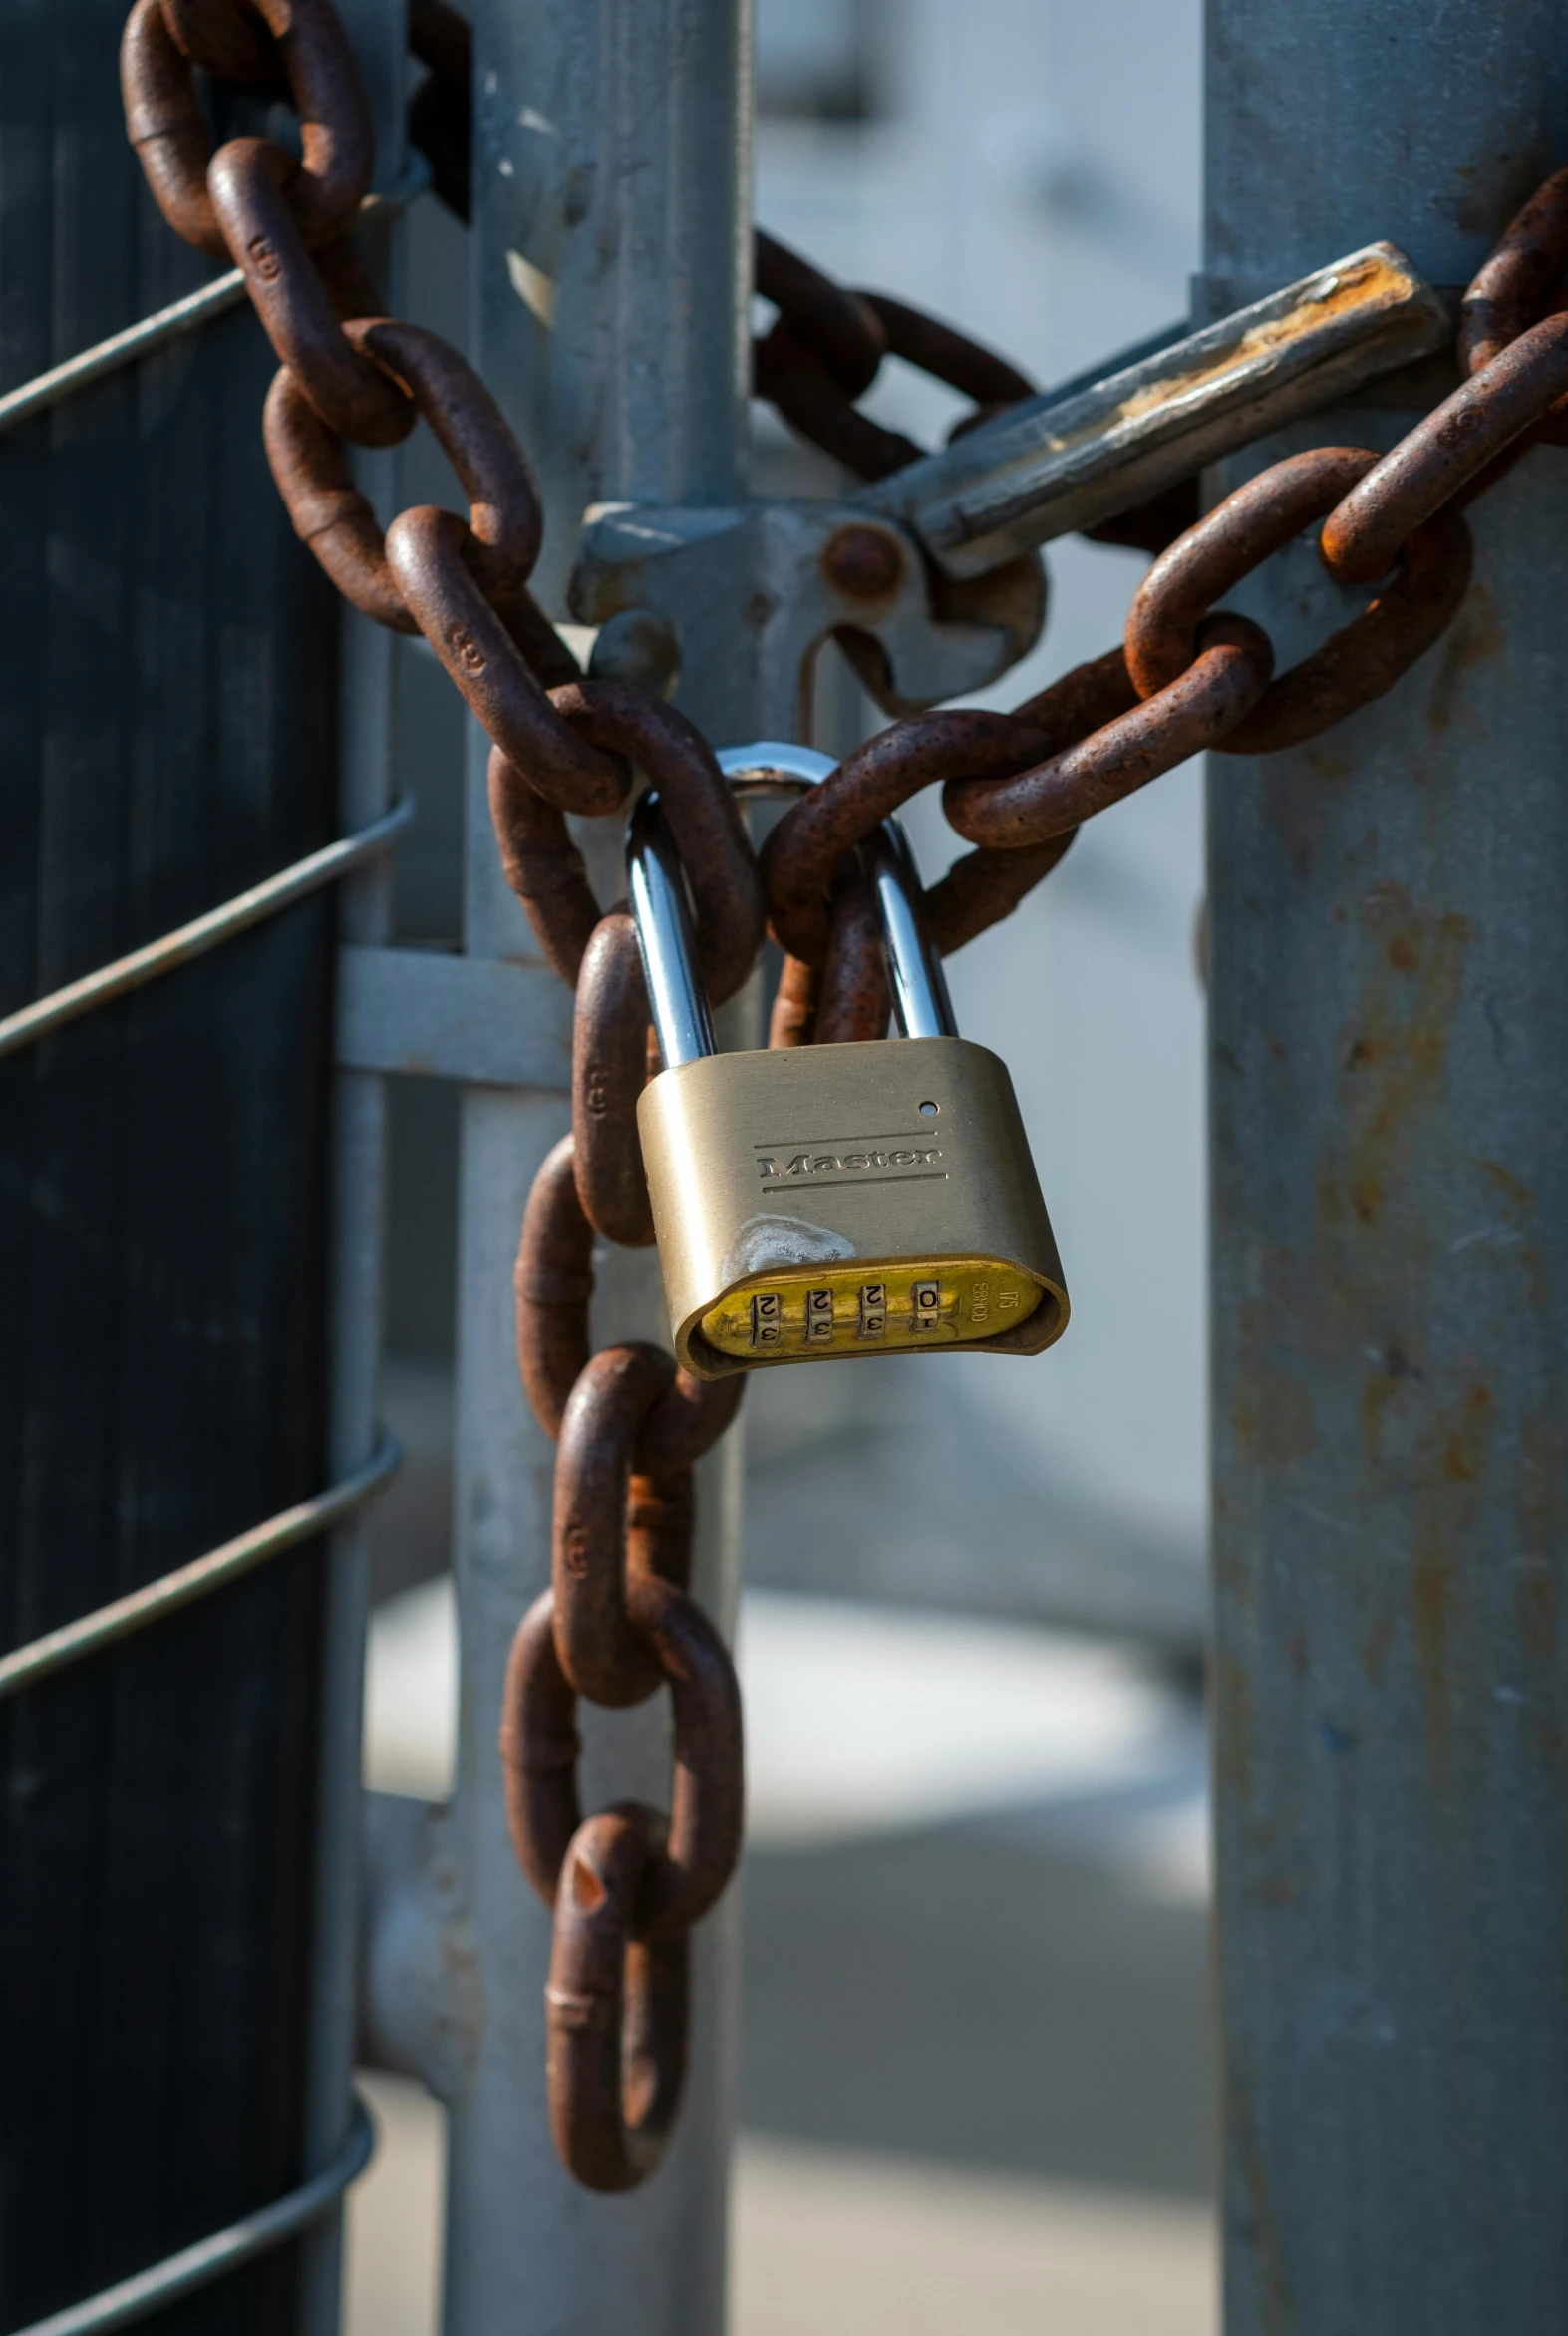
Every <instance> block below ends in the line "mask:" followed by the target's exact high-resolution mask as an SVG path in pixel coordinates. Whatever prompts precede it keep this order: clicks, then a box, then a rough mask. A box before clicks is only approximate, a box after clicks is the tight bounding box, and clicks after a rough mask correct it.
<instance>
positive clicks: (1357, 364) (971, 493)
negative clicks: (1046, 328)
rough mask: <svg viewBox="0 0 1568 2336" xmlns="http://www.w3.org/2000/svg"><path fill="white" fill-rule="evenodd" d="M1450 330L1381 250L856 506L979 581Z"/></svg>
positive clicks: (1396, 255) (1032, 414)
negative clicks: (900, 526) (893, 522)
mask: <svg viewBox="0 0 1568 2336" xmlns="http://www.w3.org/2000/svg"><path fill="white" fill-rule="evenodd" d="M1451 331H1452V323H1451V320H1450V318H1449V315H1448V312H1447V309H1446V307H1445V305H1444V303H1443V301H1442V299H1441V297H1440V295H1439V294H1438V293H1437V292H1436V291H1435V290H1434V289H1433V287H1432V286H1431V285H1430V284H1428V283H1427V282H1426V281H1425V280H1424V278H1423V277H1421V276H1420V275H1418V274H1417V273H1416V271H1415V269H1414V268H1413V267H1412V266H1411V262H1410V261H1409V260H1408V259H1407V258H1406V256H1405V254H1404V252H1403V251H1401V250H1400V249H1399V248H1398V246H1397V245H1395V244H1393V243H1370V244H1368V245H1367V246H1366V247H1365V249H1363V250H1361V251H1353V252H1351V253H1349V254H1348V255H1347V256H1346V257H1345V258H1344V259H1337V260H1335V261H1333V262H1332V263H1331V264H1330V265H1329V266H1328V267H1324V268H1319V269H1318V270H1317V271H1316V272H1315V273H1314V274H1313V275H1310V276H1305V277H1303V278H1302V279H1301V281H1300V282H1299V283H1294V284H1288V285H1287V286H1286V287H1285V288H1284V290H1283V291H1279V292H1274V293H1271V294H1270V295H1269V297H1268V298H1267V299H1264V300H1257V301H1254V302H1253V304H1252V305H1251V307H1249V308H1241V309H1238V310H1237V311H1236V312H1235V313H1234V314H1233V315H1231V316H1227V317H1222V318H1220V319H1219V321H1218V322H1217V323H1215V324H1211V325H1206V326H1204V327H1203V329H1202V330H1201V331H1199V332H1195V333H1189V334H1187V335H1186V337H1185V338H1184V339H1181V340H1176V341H1172V342H1170V343H1168V345H1166V346H1164V347H1163V348H1159V349H1156V351H1155V352H1154V353H1153V354H1152V355H1149V356H1145V357H1143V358H1141V359H1140V360H1139V361H1138V362H1137V363H1136V364H1133V365H1129V366H1126V367H1124V368H1123V369H1122V370H1121V371H1120V372H1117V373H1113V374H1111V375H1109V376H1108V377H1107V378H1105V379H1103V380H1101V381H1098V382H1095V383H1093V384H1092V385H1091V386H1090V387H1088V388H1086V389H1083V390H1081V391H1079V392H1078V393H1077V394H1076V395H1073V396H1068V397H1064V396H1063V394H1062V392H1061V391H1049V390H1048V391H1046V392H1044V393H1042V395H1041V396H1040V397H1037V398H1030V399H1028V400H1026V401H1025V402H1024V403H1023V404H1022V405H1019V406H1015V407H1013V408H1011V409H1010V410H1009V411H1008V412H1007V413H1006V414H1002V415H999V416H998V417H997V418H996V420H994V421H992V422H988V423H984V424H982V425H981V427H980V428H979V429H977V430H972V431H970V432H969V433H968V434H967V435H966V436H965V437H964V438H961V439H959V440H958V441H957V442H956V444H954V445H953V446H950V447H947V448H945V449H944V450H943V452H942V453H941V454H938V455H930V456H928V457H927V458H926V459H925V460H924V461H923V462H919V463H911V464H910V465H909V466H908V468H907V469H906V470H903V471H899V472H897V473H895V474H894V476H893V477H892V478H890V479H884V480H881V481H879V482H878V484H877V485H875V486H874V487H869V488H867V489H865V490H864V491H863V492H862V493H861V494H860V495H858V496H856V497H854V498H853V499H852V500H853V501H855V502H857V503H859V504H860V505H861V506H862V507H864V508H866V509H869V510H874V511H876V512H878V513H880V514H883V515H885V516H887V517H889V518H897V519H900V520H902V521H903V523H904V524H905V525H906V526H908V527H909V528H911V529H912V530H913V532H914V533H915V534H916V535H917V536H918V537H919V538H920V541H921V542H922V543H923V544H924V546H925V547H926V549H927V550H928V551H929V552H930V553H931V554H932V556H933V557H934V558H935V559H936V560H938V561H939V563H940V564H941V566H942V567H944V568H945V569H946V570H947V571H948V573H949V574H950V575H954V576H961V577H963V576H978V575H983V574H986V573H987V572H988V571H989V570H991V569H992V568H996V567H1000V566H1001V565H1002V564H1003V563H1004V562H1005V561H1007V560H1011V559H1015V558H1017V557H1018V555H1019V554H1020V553H1021V552H1025V551H1033V550H1036V549H1037V548H1038V547H1039V545H1041V544H1042V543H1048V542H1050V541H1051V540H1052V539H1053V538H1054V537H1055V536H1058V535H1067V534H1071V533H1074V532H1075V531H1076V530H1078V529H1080V528H1083V527H1092V526H1095V525H1097V524H1098V522H1099V521H1100V520H1102V519H1107V518H1111V517H1113V516H1114V515H1115V514H1116V513H1117V512H1118V511H1122V510H1126V509H1128V508H1130V506H1131V505H1132V504H1134V503H1138V502H1142V501H1145V500H1146V499H1147V498H1148V497H1149V496H1152V495H1157V494H1158V493H1159V492H1160V491H1161V490H1162V489H1163V488H1166V487H1173V486H1175V485H1176V484H1177V482H1178V481H1180V480H1183V479H1189V478H1191V477H1192V475H1193V474H1194V473H1195V472H1197V471H1199V470H1201V469H1202V468H1203V467H1204V465H1205V464H1207V463H1212V462H1216V461H1217V460H1218V459H1219V457H1220V456H1221V455H1226V454H1230V453H1232V452H1234V450H1235V449H1236V448H1238V447H1241V446H1246V445H1248V444H1249V443H1250V442H1251V441H1252V440H1254V439H1258V438H1262V437H1264V436H1266V435H1267V433H1268V432H1269V431H1271V430H1276V429H1278V428H1279V427H1280V425H1281V424H1282V423H1285V422H1288V421H1290V420H1292V419H1293V418H1295V417H1296V416H1297V415H1300V414H1306V413H1310V412H1311V411H1313V409H1314V408H1316V407H1320V406H1326V405H1330V404H1332V403H1333V402H1334V401H1335V400H1336V399H1338V398H1340V397H1343V396H1344V395H1345V393H1346V392H1347V391H1349V390H1351V389H1354V388H1355V387H1356V386H1357V385H1358V384H1359V383H1361V382H1364V381H1369V380H1371V379H1373V377H1374V376H1376V375H1378V374H1382V373H1392V372H1394V371H1396V370H1397V369H1398V368H1399V367H1401V366H1404V365H1409V364H1411V363H1412V362H1413V361H1414V360H1415V359H1416V358H1419V357H1426V356H1430V355H1431V354H1432V352H1433V351H1434V350H1436V349H1438V348H1440V347H1441V346H1442V344H1443V342H1444V341H1445V340H1446V339H1447V338H1448V337H1449V335H1450V333H1451Z"/></svg>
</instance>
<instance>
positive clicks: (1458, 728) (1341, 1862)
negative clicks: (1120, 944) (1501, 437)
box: [1206, 0, 1568, 2336]
mask: <svg viewBox="0 0 1568 2336" xmlns="http://www.w3.org/2000/svg"><path fill="white" fill-rule="evenodd" d="M1208 26H1209V63H1208V140H1209V151H1208V257H1207V265H1208V269H1209V277H1208V281H1207V286H1206V290H1207V298H1208V303H1209V307H1210V312H1211V313H1213V312H1216V311H1217V310H1219V309H1221V308H1224V307H1228V306H1230V305H1231V304H1232V303H1233V301H1235V300H1239V299H1244V298H1246V297H1248V296H1249V287H1253V286H1257V287H1258V288H1262V287H1263V286H1265V285H1267V284H1272V283H1277V282H1280V281H1283V280H1286V279H1288V278H1289V277H1291V276H1293V275H1299V274H1301V273H1302V272H1303V271H1304V269H1305V268H1306V267H1308V266H1311V265H1314V264H1316V263H1319V262H1321V261H1322V260H1323V258H1324V257H1325V255H1326V254H1329V253H1332V252H1336V251H1344V250H1348V249H1351V248H1353V247H1354V246H1355V245H1357V244H1359V243H1364V242H1366V241H1368V240H1369V239H1370V238H1372V237H1374V236H1388V237H1391V238H1393V239H1394V240H1395V241H1396V242H1398V243H1400V244H1401V245H1403V246H1404V248H1405V249H1406V250H1407V251H1408V252H1409V253H1410V255H1411V258H1412V259H1413V261H1414V262H1415V265H1416V266H1417V267H1418V268H1420V269H1421V270H1422V271H1423V272H1424V273H1425V274H1426V275H1427V276H1428V277H1429V278H1431V279H1432V280H1434V281H1436V282H1438V283H1441V284H1446V285H1450V286H1459V285H1462V284H1463V282H1464V281H1465V279H1466V278H1467V277H1468V276H1469V275H1470V274H1471V273H1472V271H1473V270H1474V268H1475V267H1476V265H1477V264H1478V263H1479V261H1480V260H1481V259H1482V258H1483V257H1484V255H1485V253H1486V251H1487V249H1488V247H1489V246H1490V244H1491V242H1492V240H1493V238H1494V237H1495V235H1496V234H1497V232H1498V231H1499V230H1500V229H1501V227H1502V226H1503V225H1504V223H1505V222H1506V220H1507V219H1508V217H1509V215H1510V214H1511V212H1512V211H1513V210H1514V208H1515V206H1516V205H1517V204H1518V203H1519V202H1520V201H1521V200H1522V199H1523V198H1524V196H1525V195H1526V194H1528V193H1529V192H1530V191H1531V190H1532V189H1533V188H1534V187H1535V186H1536V185H1537V184H1538V182H1539V181H1540V179H1541V178H1542V177H1543V176H1544V175H1545V174H1546V172H1547V171H1549V170H1550V169H1552V168H1553V167H1555V166H1557V165H1560V164H1562V163H1563V162H1564V161H1565V160H1568V19H1565V17H1564V14H1563V11H1562V9H1561V8H1560V7H1558V6H1556V5H1555V4H1554V0H1467V4H1463V5H1459V6H1451V7H1445V8H1441V9H1434V8H1432V7H1431V6H1430V4H1429V0H1378V4H1377V5H1376V6H1374V7H1369V6H1368V5H1367V0H1210V6H1209V15H1208ZM1442 386H1443V385H1441V384H1438V385H1437V387H1436V391H1435V394H1437V395H1440V394H1442ZM1410 420H1411V414H1410V405H1409V402H1407V403H1406V405H1405V406H1404V408H1403V410H1402V409H1401V407H1400V406H1399V405H1397V404H1395V403H1393V402H1392V400H1391V402H1389V403H1385V404H1383V405H1381V407H1379V406H1362V407H1360V408H1358V409H1356V410H1341V411H1340V412H1338V413H1335V414H1329V415H1320V416H1318V417H1317V418H1316V419H1315V420H1314V421H1313V423H1312V424H1311V426H1310V428H1307V429H1304V430H1302V431H1300V432H1298V433H1292V434H1290V435H1289V436H1287V437H1285V438H1283V439H1281V440H1276V441H1273V442H1271V443H1270V444H1269V445H1267V446H1265V447H1260V448H1257V449H1255V450H1253V451H1252V453H1251V454H1250V455H1249V456H1248V457H1247V458H1246V461H1245V463H1238V464H1236V465H1235V466H1232V467H1228V468H1227V471H1226V474H1225V483H1226V484H1227V485H1230V484H1234V483H1235V482H1236V481H1237V480H1239V479H1240V478H1241V477H1242V476H1244V475H1245V474H1246V473H1248V472H1250V471H1252V470H1255V469H1257V468H1260V467H1261V466H1262V465H1263V464H1264V463H1267V462H1269V461H1271V460H1273V459H1274V458H1275V457H1276V456H1278V455H1279V454H1280V453H1281V452H1285V451H1291V450H1292V449H1294V448H1295V447H1297V446H1301V445H1306V444H1319V445H1322V444H1327V443H1333V442H1336V441H1339V442H1343V443H1348V444H1353V445H1354V444H1388V443H1389V442H1390V440H1391V439H1392V438H1393V436H1394V435H1396V434H1397V433H1398V432H1400V431H1402V430H1404V429H1405V428H1407V427H1408V426H1409V423H1410ZM1472 523H1473V526H1474V532H1475V538H1476V583H1475V585H1474V587H1473V590H1472V594H1471V598H1470V600H1469V603H1468V605H1467V607H1466V608H1465V610H1464V611H1462V612H1461V615H1460V618H1459V620H1458V622H1457V623H1456V624H1455V625H1454V627H1453V628H1452V630H1451V631H1450V632H1449V633H1448V634H1447V635H1446V636H1445V638H1444V640H1443V641H1442V642H1441V644H1440V645H1439V646H1438V648H1436V649H1435V650H1434V651H1432V652H1431V653H1430V654H1429V655H1428V656H1427V657H1426V658H1425V659H1424V660H1423V661H1422V662H1421V663H1420V664H1419V665H1418V666H1417V667H1416V668H1415V669H1414V671H1413V672H1412V673H1411V675H1409V676H1408V677H1407V678H1406V679H1405V680H1404V681H1403V682H1402V683H1401V684H1400V685H1399V687H1398V688H1397V689H1396V690H1395V691H1393V692H1392V693H1391V695H1390V696H1389V697H1388V698H1387V699H1385V700H1384V701H1383V702H1382V704H1380V705H1378V706H1375V707H1373V708H1372V709H1370V710H1369V711H1367V712H1365V713H1363V714H1361V715H1359V716H1357V717H1356V718H1355V719H1354V720H1353V721H1351V722H1348V723H1346V724H1344V725H1343V726H1342V727H1341V728H1339V729H1337V730H1335V731H1333V732H1331V733H1330V734H1329V735H1328V736H1327V737H1325V738H1323V739H1321V740H1320V741H1318V742H1317V743H1316V744H1314V745H1312V746H1309V747H1306V748H1303V749H1301V750H1299V751H1297V752H1294V753H1288V754H1281V755H1277V756H1274V757H1271V758H1270V759H1269V760H1268V761H1267V762H1248V761H1244V760H1241V759H1239V758H1228V757H1220V756H1216V757H1213V758H1212V759H1211V764H1210V822H1211V830H1210V833H1211V863H1210V896H1211V909H1212V929H1213V1053H1212V1069H1211V1080H1212V1133H1213V1147H1214V1227H1213V1229H1214V1273H1215V1282H1214V1339H1215V1440H1216V1441H1215V1496H1216V1565H1217V1580H1216V1640H1217V1650H1216V1661H1215V1700H1216V1765H1217V1779H1218V1784H1217V1793H1218V1848H1219V1926H1220V1939H1219V1977H1220V1994H1221V2013H1222V2021H1223V2054H1224V2109H1225V2219H1226V2252H1227V2264H1226V2315H1227V2316H1226V2327H1227V2330H1228V2331H1229V2336H1264V2332H1265V2331H1267V2332H1269V2336H1284V2332H1287V2331H1299V2332H1301V2336H1353V2332H1356V2336H1359V2332H1360V2331H1364V2330H1366V2331H1371V2330H1376V2331H1378V2336H1416V2331H1419V2336H1461V2332H1462V2336H1472V2332H1473V2331H1474V2330H1476V2329H1478V2328H1481V2327H1485V2328H1487V2329H1492V2330H1496V2331H1498V2336H1545V2332H1546V2331H1547V2330H1549V2329H1557V2328H1560V2327H1561V2326H1562V2324H1563V2311H1564V2302H1563V2298H1564V2294H1565V2292H1568V1988H1565V1986H1564V1984H1563V1940H1564V1937H1565V1935H1568V1801H1565V1793H1564V1769H1563V1747H1564V1742H1565V1739H1568V1667H1565V1664H1564V1660H1563V1652H1564V1647H1563V1638H1562V1635H1561V1633H1562V1623H1561V1621H1560V1619H1559V1617H1560V1614H1561V1612H1562V1608H1563V1602H1564V1598H1565V1594H1568V1467H1565V1462H1568V1145H1565V1142H1564V1126H1565V1115H1564V1110H1563V1079H1564V1068H1565V1065H1568V919H1565V916H1564V900H1565V897H1568V794H1565V791H1564V787H1563V746H1562V741H1563V737H1564V734H1565V730H1568V657H1565V654H1564V637H1563V626H1562V610H1563V606H1564V601H1565V596H1568V457H1564V456H1563V455H1562V454H1560V453H1558V452H1557V451H1555V450H1552V449H1542V450H1537V451H1536V452H1534V453H1532V454H1531V455H1529V456H1528V457H1527V458H1526V460H1525V461H1524V463H1523V465H1522V467H1521V468H1520V469H1519V470H1517V471H1516V472H1515V473H1514V474H1513V476H1512V477H1511V478H1510V479H1509V480H1508V481H1506V482H1505V484H1504V485H1503V486H1502V487H1501V488H1500V489H1499V490H1497V491H1496V492H1494V493H1493V494H1492V495H1491V496H1490V497H1489V498H1487V499H1486V500H1485V501H1483V502H1482V503H1481V504H1479V505H1478V506H1477V508H1476V510H1475V511H1474V513H1473V514H1472ZM1235 604H1236V605H1238V606H1242V607H1245V608H1247V610H1248V611H1249V613H1252V614H1255V615H1258V616H1260V617H1262V619H1263V620H1264V622H1265V623H1267V624H1268V625H1269V627H1270V629H1271V630H1273V631H1274V633H1275V638H1276V642H1277V643H1278V645H1279V648H1280V652H1281V655H1282V657H1285V656H1287V655H1289V654H1290V652H1291V650H1292V647H1293V644H1294V642H1295V641H1298V640H1299V639H1300V632H1301V625H1302V620H1303V615H1304V614H1305V616H1306V618H1307V621H1308V623H1309V625H1310V627H1311V628H1312V631H1313V636H1314V637H1321V636H1322V632H1323V631H1324V630H1326V629H1328V628H1329V626H1330V625H1331V624H1332V623H1336V622H1341V621H1343V615H1342V614H1341V613H1340V612H1341V610H1342V608H1343V607H1344V605H1345V602H1344V597H1343V596H1342V595H1338V594H1336V593H1335V591H1334V590H1333V589H1332V588H1331V587H1330V586H1328V584H1327V583H1326V582H1325V581H1324V580H1323V578H1322V577H1321V575H1320V573H1319V572H1318V570H1317V567H1316V562H1315V557H1314V554H1313V553H1312V551H1311V549H1310V547H1309V546H1299V547H1298V548H1297V549H1296V550H1295V551H1293V552H1292V554H1290V555H1289V557H1288V558H1287V559H1285V560H1283V561H1276V562H1272V563H1270V567H1269V570H1268V571H1267V572H1266V574H1265V576H1264V577H1262V578H1260V579H1258V580H1256V582H1255V584H1254V585H1253V586H1252V587H1250V588H1249V590H1248V591H1246V592H1243V593H1240V594H1237V595H1235Z"/></svg>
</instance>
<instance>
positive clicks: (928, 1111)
mask: <svg viewBox="0 0 1568 2336" xmlns="http://www.w3.org/2000/svg"><path fill="white" fill-rule="evenodd" d="M941 1108H942V1107H941V1105H940V1104H938V1103H923V1104H922V1105H921V1106H920V1109H921V1110H922V1111H923V1112H924V1113H925V1115H926V1118H927V1119H931V1118H932V1117H933V1116H934V1115H935V1114H936V1113H937V1112H939V1111H940V1110H941Z"/></svg>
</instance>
